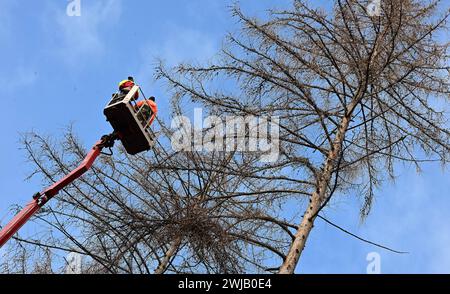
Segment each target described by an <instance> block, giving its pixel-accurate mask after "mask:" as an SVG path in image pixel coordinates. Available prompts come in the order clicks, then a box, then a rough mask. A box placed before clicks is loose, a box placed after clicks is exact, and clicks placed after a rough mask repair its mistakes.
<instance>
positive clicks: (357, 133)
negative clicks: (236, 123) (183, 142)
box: [158, 0, 450, 274]
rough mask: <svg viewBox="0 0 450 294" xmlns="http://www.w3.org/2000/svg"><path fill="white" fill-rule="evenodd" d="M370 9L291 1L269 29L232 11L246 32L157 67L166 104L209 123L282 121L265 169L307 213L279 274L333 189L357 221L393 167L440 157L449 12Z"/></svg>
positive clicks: (342, 1) (408, 1) (395, 0)
mask: <svg viewBox="0 0 450 294" xmlns="http://www.w3.org/2000/svg"><path fill="white" fill-rule="evenodd" d="M368 4H369V1H362V0H337V1H334V4H333V6H332V7H330V9H325V8H314V7H312V5H310V4H308V3H305V2H303V1H294V5H293V8H292V9H290V10H282V11H279V10H273V11H270V14H269V17H267V19H266V20H259V19H256V18H252V17H247V16H246V15H245V14H244V13H243V12H242V11H241V10H240V9H239V8H238V7H233V8H232V12H233V14H234V16H235V17H236V18H237V19H238V20H239V21H240V22H241V24H242V30H241V31H240V32H239V33H233V34H230V35H229V36H228V38H227V40H228V42H227V43H226V45H225V46H224V48H223V49H222V52H221V54H220V57H219V58H216V59H214V60H212V61H210V63H209V64H207V65H197V64H181V65H179V66H177V67H176V68H174V69H167V68H166V67H165V66H164V65H161V66H160V67H159V68H158V78H160V79H162V80H165V81H167V82H168V83H169V85H170V88H171V89H173V94H174V97H186V98H187V99H192V100H194V101H195V102H198V103H201V104H202V105H203V106H204V107H205V108H206V109H208V110H209V111H210V113H212V114H217V115H243V116H244V115H249V114H253V115H268V116H279V117H280V158H279V160H278V161H277V162H275V163H273V164H272V165H270V164H265V165H264V170H265V171H270V170H271V168H273V169H276V171H274V172H273V174H274V175H278V177H279V178H283V179H284V181H286V182H289V183H295V182H296V181H300V180H301V181H302V184H301V187H298V193H302V194H304V195H308V197H309V204H308V205H306V207H305V210H304V211H303V216H302V218H301V221H300V223H299V225H298V226H297V229H296V232H295V235H294V236H293V238H292V242H291V244H290V247H289V249H288V250H287V254H286V258H284V259H283V260H282V263H281V266H280V267H279V273H283V274H284V273H293V272H294V270H295V268H296V265H297V263H298V261H299V258H300V255H301V254H302V252H303V249H304V247H305V244H306V241H307V239H308V236H309V234H310V232H311V230H312V228H313V224H314V221H315V219H316V217H317V215H318V213H319V212H320V210H321V209H323V208H324V207H325V206H326V205H327V203H328V201H329V200H330V198H331V197H332V195H333V194H334V193H335V192H340V193H350V192H355V191H356V192H357V195H361V196H362V198H363V202H362V205H361V211H360V214H361V217H362V219H364V218H365V217H366V216H367V215H368V214H369V212H370V208H371V205H372V202H373V198H374V193H375V190H376V188H377V187H378V186H379V185H380V183H381V182H382V181H383V180H385V179H389V178H393V177H394V165H395V162H410V163H413V164H415V165H417V166H419V164H420V163H421V162H423V161H427V160H436V161H441V162H442V163H445V162H446V161H447V160H448V153H449V147H450V140H449V139H450V136H449V135H450V132H449V126H448V122H447V119H448V116H447V114H446V113H445V112H444V111H443V109H441V107H440V106H439V105H443V103H442V102H443V101H445V99H447V101H448V98H449V97H450V84H449V65H448V57H449V55H448V45H449V43H448V41H447V40H445V39H444V38H443V37H444V36H443V35H442V34H443V33H445V32H448V28H447V26H446V21H447V19H448V15H449V10H448V7H446V9H447V10H440V12H443V13H442V14H439V10H438V8H439V7H441V6H442V5H443V4H444V3H442V1H421V0H420V1H415V0H381V2H380V9H379V11H376V13H375V14H374V13H373V11H367V7H368ZM447 36H448V35H447ZM223 85H230V86H228V87H224V86H223ZM224 88H225V89H224ZM442 99H444V100H442ZM260 168H261V166H260V165H258V163H257V165H255V166H254V167H253V170H254V171H257V170H261V169H260ZM255 173H257V172H254V174H255ZM253 176H255V175H253Z"/></svg>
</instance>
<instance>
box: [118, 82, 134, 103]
mask: <svg viewBox="0 0 450 294" xmlns="http://www.w3.org/2000/svg"><path fill="white" fill-rule="evenodd" d="M134 85H135V84H134V79H133V77H128V79H126V80H123V81H121V82H120V83H119V93H120V94H119V95H120V96H124V95H126V94H128V92H130V91H131V89H132V88H133V86H134ZM138 97H139V91H138V92H136V94H135V95H134V97H133V99H134V100H136V99H137V98H138Z"/></svg>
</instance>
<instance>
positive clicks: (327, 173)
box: [278, 116, 350, 274]
mask: <svg viewBox="0 0 450 294" xmlns="http://www.w3.org/2000/svg"><path fill="white" fill-rule="evenodd" d="M349 122H350V117H349V116H345V117H344V118H343V119H342V121H341V124H340V127H339V130H338V133H337V134H336V137H335V139H334V141H333V146H332V149H331V150H330V152H329V154H328V156H327V158H326V160H325V165H324V169H323V171H322V173H321V175H320V178H319V181H318V182H317V189H316V191H314V193H313V194H312V195H311V198H310V202H309V205H308V208H307V209H306V211H305V214H304V215H303V218H302V221H301V223H300V226H299V227H298V229H297V232H296V233H295V239H294V241H293V242H292V244H291V247H290V248H289V252H288V254H287V256H286V259H285V261H284V262H283V264H282V265H281V267H280V271H279V272H278V273H279V274H293V273H294V270H295V267H296V265H297V263H298V260H299V259H300V255H301V254H302V252H303V249H304V248H305V244H306V240H307V239H308V236H309V233H310V232H311V230H312V228H313V226H314V220H315V215H316V212H317V211H318V210H319V209H320V206H321V205H322V203H323V201H324V200H325V196H326V192H327V187H328V183H329V182H330V179H331V176H332V174H333V169H334V167H335V162H336V160H337V159H338V156H339V155H340V152H341V148H342V143H343V141H344V138H345V132H346V131H347V127H348V125H349Z"/></svg>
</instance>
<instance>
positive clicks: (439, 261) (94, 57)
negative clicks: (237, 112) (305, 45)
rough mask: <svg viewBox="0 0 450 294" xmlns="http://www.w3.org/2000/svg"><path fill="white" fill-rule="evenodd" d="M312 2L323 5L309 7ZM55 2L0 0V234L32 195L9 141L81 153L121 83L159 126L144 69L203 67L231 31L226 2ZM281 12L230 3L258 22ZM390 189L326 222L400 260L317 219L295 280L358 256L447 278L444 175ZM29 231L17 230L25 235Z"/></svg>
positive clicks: (333, 269)
mask: <svg viewBox="0 0 450 294" xmlns="http://www.w3.org/2000/svg"><path fill="white" fill-rule="evenodd" d="M320 2H321V3H324V2H326V1H320ZM68 3H69V1H66V0H41V1H26V0H0V40H1V46H0V61H1V66H0V85H1V86H2V90H1V93H2V95H1V98H0V99H1V101H2V103H1V108H0V112H1V115H0V131H1V134H2V135H3V136H2V140H1V144H0V223H1V224H2V225H4V224H5V223H6V221H7V220H8V218H9V217H11V214H10V213H8V209H9V207H10V205H12V204H24V203H25V202H27V201H29V199H30V197H31V195H32V194H33V193H34V192H37V191H39V190H41V188H42V187H41V183H40V181H39V180H37V179H32V180H30V181H24V179H25V177H26V176H27V175H28V173H29V172H30V170H31V166H30V165H29V164H27V163H26V161H25V152H24V151H22V150H20V142H19V140H20V134H21V133H24V132H27V131H30V130H35V131H38V132H40V133H44V134H51V135H54V136H56V137H57V136H59V135H61V134H62V131H63V129H64V127H66V126H67V125H68V124H69V123H73V124H74V129H75V131H76V132H77V134H79V135H80V137H81V138H82V140H83V141H84V142H85V144H86V147H88V146H90V145H91V144H93V143H94V142H95V141H96V140H97V139H98V138H99V136H101V135H102V134H105V133H108V132H110V126H109V125H108V124H107V123H106V122H105V120H104V117H103V114H102V109H103V107H104V105H105V104H106V102H107V99H108V98H109V97H110V95H111V92H113V91H115V88H116V85H117V82H118V81H119V80H121V79H123V78H124V77H126V76H128V75H129V74H132V75H134V76H135V78H136V79H137V80H138V82H140V84H141V85H142V86H143V88H144V90H145V92H146V94H147V95H150V94H151V95H154V96H156V97H157V99H158V103H159V108H160V116H162V117H163V118H164V117H167V116H166V115H167V113H164V109H165V108H166V107H167V105H168V103H167V100H166V99H168V97H169V95H168V92H167V89H166V88H165V87H164V85H163V84H161V83H155V82H153V81H152V75H153V67H154V64H155V58H162V59H163V60H165V61H166V62H167V63H168V64H176V63H178V62H181V61H196V62H204V61H206V60H207V59H209V58H213V57H214V56H215V54H216V52H217V51H218V49H219V48H220V47H221V44H222V40H223V36H224V35H225V34H226V33H227V32H229V31H233V30H235V29H236V28H237V23H236V20H235V19H232V18H231V17H230V15H229V13H228V10H227V6H228V5H230V4H232V3H234V1H209V0H191V1H175V0H166V1H138V0H128V1H120V0H117V1H108V0H102V1H94V0H81V16H79V17H69V16H67V14H66V6H67V4H68ZM289 3H290V1H287V0H283V1H281V0H279V1H275V0H273V1H256V0H253V1H252V0H247V1H241V4H242V7H243V10H244V11H245V12H248V13H250V14H256V15H258V14H261V13H263V12H264V10H265V9H266V8H268V7H273V6H274V5H276V6H278V7H280V6H288V5H289ZM397 174H398V176H399V177H398V179H397V181H396V182H395V183H387V184H385V185H383V186H382V187H381V188H380V190H379V191H378V193H377V195H378V198H377V200H376V202H375V206H374V208H373V212H372V214H371V215H370V216H369V218H368V219H367V221H366V222H365V223H363V224H360V223H359V216H358V206H357V205H358V200H357V199H355V197H354V195H338V197H337V198H336V200H335V201H334V202H333V203H332V205H331V207H330V208H328V209H327V211H326V215H327V216H328V217H329V218H330V219H332V220H333V221H335V222H336V223H338V224H340V225H342V226H344V227H345V228H347V229H349V230H351V231H353V232H355V233H357V234H359V235H361V236H363V237H366V238H368V239H371V240H373V241H376V242H380V243H383V244H385V245H388V246H391V247H394V248H396V249H399V250H405V251H409V252H410V253H409V254H407V255H396V254H393V253H389V252H385V251H382V250H381V249H378V248H374V247H372V246H370V245H368V244H364V243H361V242H360V241H357V240H355V239H352V238H350V237H349V236H347V235H344V234H343V233H341V232H339V231H337V230H336V229H335V228H332V227H330V226H329V225H327V224H324V223H323V222H321V221H320V220H318V221H317V225H316V227H315V229H314V231H313V233H312V234H311V238H310V240H309V242H308V243H307V248H306V251H305V253H304V255H303V256H302V259H301V261H300V265H299V267H298V269H297V272H299V273H365V272H366V266H367V261H366V255H367V254H368V253H369V252H373V251H375V252H378V253H379V254H380V255H381V272H383V273H444V272H445V273H450V246H449V242H450V222H449V218H450V217H449V211H450V201H449V199H448V197H449V191H450V181H449V178H450V172H449V169H448V167H447V168H445V169H442V168H441V166H440V165H438V164H428V165H425V166H424V169H423V172H422V173H421V174H417V173H416V170H415V168H414V167H413V166H399V169H398V170H397ZM32 230H33V228H31V227H25V228H24V231H25V232H30V231H32Z"/></svg>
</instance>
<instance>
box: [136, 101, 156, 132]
mask: <svg viewBox="0 0 450 294" xmlns="http://www.w3.org/2000/svg"><path fill="white" fill-rule="evenodd" d="M136 111H137V116H138V118H139V120H140V121H141V123H142V125H143V126H144V127H145V128H148V127H150V125H151V124H152V123H153V121H154V120H155V117H156V114H157V113H158V106H157V105H156V102H155V97H153V96H152V97H150V98H149V99H146V100H141V101H138V102H136Z"/></svg>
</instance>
